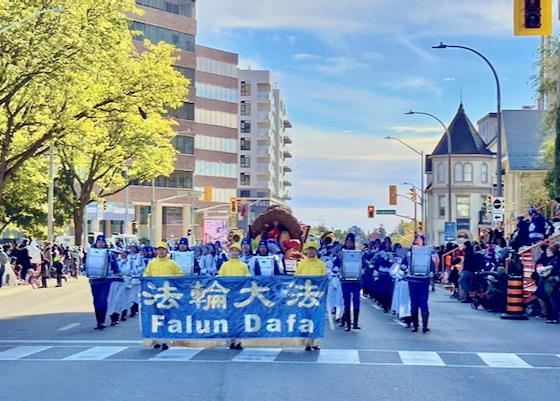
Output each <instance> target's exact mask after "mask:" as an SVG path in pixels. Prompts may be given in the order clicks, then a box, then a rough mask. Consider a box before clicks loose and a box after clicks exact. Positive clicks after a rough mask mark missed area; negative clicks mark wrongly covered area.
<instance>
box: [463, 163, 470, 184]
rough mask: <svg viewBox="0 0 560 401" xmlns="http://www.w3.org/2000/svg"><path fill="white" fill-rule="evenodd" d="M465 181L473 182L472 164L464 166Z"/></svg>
mask: <svg viewBox="0 0 560 401" xmlns="http://www.w3.org/2000/svg"><path fill="white" fill-rule="evenodd" d="M463 181H465V182H472V164H471V163H465V164H464V165H463Z"/></svg>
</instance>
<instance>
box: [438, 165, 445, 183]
mask: <svg viewBox="0 0 560 401" xmlns="http://www.w3.org/2000/svg"><path fill="white" fill-rule="evenodd" d="M437 181H438V182H445V165H444V164H443V163H439V164H438V165H437Z"/></svg>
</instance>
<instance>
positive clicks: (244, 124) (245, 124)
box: [240, 120, 251, 134]
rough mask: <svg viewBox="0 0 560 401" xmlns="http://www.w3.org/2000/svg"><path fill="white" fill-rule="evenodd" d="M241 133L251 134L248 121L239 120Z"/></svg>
mask: <svg viewBox="0 0 560 401" xmlns="http://www.w3.org/2000/svg"><path fill="white" fill-rule="evenodd" d="M240 125H241V126H240V128H241V133H243V134H249V133H250V132H251V121H249V120H241V124H240Z"/></svg>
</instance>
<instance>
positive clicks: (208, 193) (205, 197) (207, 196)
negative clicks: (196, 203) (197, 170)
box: [202, 185, 212, 202]
mask: <svg viewBox="0 0 560 401" xmlns="http://www.w3.org/2000/svg"><path fill="white" fill-rule="evenodd" d="M202 201H203V202H212V187H211V186H210V185H205V186H204V191H203V192H202Z"/></svg>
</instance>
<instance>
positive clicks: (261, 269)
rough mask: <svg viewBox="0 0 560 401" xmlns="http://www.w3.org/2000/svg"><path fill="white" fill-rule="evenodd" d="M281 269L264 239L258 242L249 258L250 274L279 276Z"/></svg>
mask: <svg viewBox="0 0 560 401" xmlns="http://www.w3.org/2000/svg"><path fill="white" fill-rule="evenodd" d="M282 271H283V269H281V268H280V262H279V261H278V259H277V258H276V257H275V255H274V254H272V252H270V250H269V248H268V243H267V241H266V240H265V239H262V240H261V241H260V242H259V247H258V248H257V252H256V254H255V256H254V257H253V258H251V259H250V260H249V272H250V273H251V276H279V275H281V274H282V273H281V272H282Z"/></svg>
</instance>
